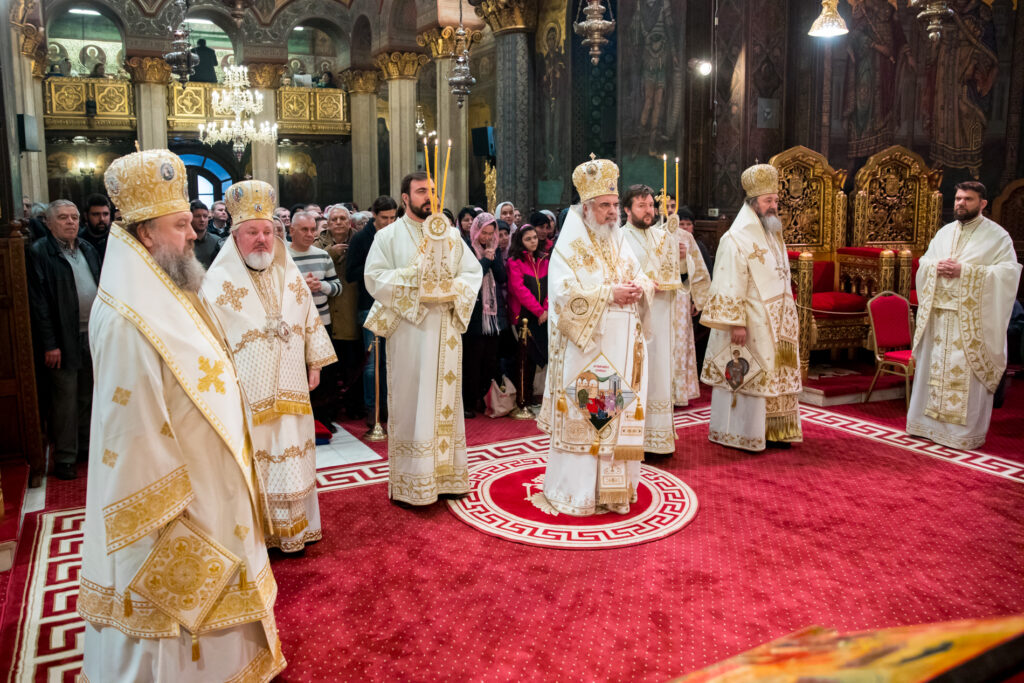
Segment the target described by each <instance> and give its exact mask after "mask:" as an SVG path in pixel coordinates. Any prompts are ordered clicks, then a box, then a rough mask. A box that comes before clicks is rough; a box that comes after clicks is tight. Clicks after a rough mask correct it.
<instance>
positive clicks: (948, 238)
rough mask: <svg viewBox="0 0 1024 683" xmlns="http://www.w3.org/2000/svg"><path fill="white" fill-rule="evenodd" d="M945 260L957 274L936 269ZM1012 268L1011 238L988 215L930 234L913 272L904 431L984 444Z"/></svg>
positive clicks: (954, 443) (1002, 364) (1002, 352)
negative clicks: (914, 305) (913, 320)
mask: <svg viewBox="0 0 1024 683" xmlns="http://www.w3.org/2000/svg"><path fill="white" fill-rule="evenodd" d="M948 258H953V259H955V260H956V261H958V262H959V263H960V264H961V272H960V277H958V278H945V277H941V276H939V275H938V274H937V264H938V262H939V261H941V260H943V259H948ZM1020 272H1021V266H1020V263H1018V262H1017V255H1016V253H1015V251H1014V248H1013V240H1012V239H1011V238H1010V236H1009V234H1008V233H1007V232H1006V231H1005V230H1004V229H1003V228H1002V227H1000V226H999V225H998V224H997V223H995V222H993V221H991V220H989V219H988V218H985V217H983V216H978V217H977V218H975V219H974V220H971V221H968V222H967V223H965V224H961V223H959V222H954V223H950V224H949V225H946V226H945V227H943V228H942V229H941V230H939V232H938V233H936V234H935V237H934V238H933V239H932V241H931V244H929V245H928V251H927V252H926V253H925V255H924V256H922V257H921V261H920V268H919V269H918V271H917V296H918V309H917V327H916V333H915V334H914V354H913V356H914V371H915V372H914V388H913V392H912V393H911V396H910V408H909V410H908V411H907V432H908V433H910V434H914V435H917V436H923V437H926V438H928V439H931V440H932V441H935V442H936V443H940V444H943V445H945V446H950V447H951V448H960V449H964V450H970V449H973V448H978V447H980V446H981V445H982V444H983V443H985V436H986V434H987V433H988V426H989V421H990V419H991V417H992V398H993V393H994V392H995V390H996V387H997V386H998V385H999V380H1000V379H1001V378H1002V376H1003V371H1004V370H1006V328H1007V325H1009V322H1010V314H1011V312H1012V310H1013V300H1014V298H1015V297H1016V295H1017V284H1018V281H1019V280H1020Z"/></svg>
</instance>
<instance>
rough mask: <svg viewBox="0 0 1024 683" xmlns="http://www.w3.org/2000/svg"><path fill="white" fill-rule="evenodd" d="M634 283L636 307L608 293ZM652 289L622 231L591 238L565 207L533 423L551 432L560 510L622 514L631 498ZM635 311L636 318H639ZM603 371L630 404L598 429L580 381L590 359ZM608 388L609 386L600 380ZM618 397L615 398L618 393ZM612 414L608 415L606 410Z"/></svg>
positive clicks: (551, 479) (551, 492)
mask: <svg viewBox="0 0 1024 683" xmlns="http://www.w3.org/2000/svg"><path fill="white" fill-rule="evenodd" d="M630 281H633V282H635V283H636V284H637V285H639V286H640V287H641V288H643V290H644V297H643V298H642V299H641V301H640V302H639V303H636V304H627V305H619V304H616V303H614V302H613V300H612V296H613V295H612V287H613V286H614V285H617V284H624V283H627V282H630ZM653 296H654V283H653V282H652V281H651V280H650V279H649V278H648V277H647V276H646V275H645V274H644V272H643V270H642V269H641V268H640V262H639V261H638V260H637V258H636V257H635V256H634V255H633V251H632V249H630V247H629V244H628V243H627V242H626V239H625V236H624V235H623V234H622V231H621V230H620V229H619V228H618V227H616V228H614V229H613V231H612V233H611V235H610V236H608V237H605V238H598V237H597V236H595V235H593V234H592V232H591V231H590V230H589V229H588V228H587V227H586V226H585V225H584V224H583V219H582V215H581V211H580V208H579V207H578V206H577V207H573V208H572V209H571V210H570V211H569V214H568V216H567V218H566V221H565V225H564V226H563V229H562V232H561V234H560V235H559V237H558V242H557V243H556V245H555V248H554V251H553V252H552V254H551V267H550V270H549V271H548V317H549V320H550V321H551V324H550V325H549V326H548V349H549V351H548V357H549V361H548V372H547V377H546V381H545V388H544V401H543V403H542V405H541V411H540V414H539V415H538V417H537V426H538V427H540V428H541V429H542V430H543V431H545V432H547V433H548V434H550V435H551V450H550V452H549V454H548V463H547V469H546V471H545V473H544V496H545V498H546V499H547V501H548V502H549V503H550V504H551V506H552V507H553V508H554V509H555V510H557V511H558V512H562V513H565V514H569V515H576V516H586V515H593V514H597V513H601V512H606V511H608V510H614V511H616V512H627V511H628V510H629V504H630V503H632V502H635V501H636V487H637V484H638V483H639V481H640V463H641V462H642V460H643V453H644V416H645V410H646V405H647V398H648V397H647V388H648V381H647V380H648V374H647V373H648V358H649V348H648V344H647V340H646V338H645V332H644V330H645V327H644V325H645V324H649V314H650V305H651V302H652V300H653ZM641 315H643V316H644V319H643V322H641ZM599 359H600V362H602V363H606V364H607V365H608V366H610V367H611V368H612V369H613V371H614V373H615V375H617V379H614V382H615V383H616V384H617V385H619V386H621V388H622V389H624V391H625V392H628V393H624V395H625V396H626V397H628V400H624V401H623V404H622V406H621V407H619V406H618V405H617V404H616V408H617V412H615V414H614V418H613V419H611V421H609V422H607V423H606V424H604V425H602V426H601V428H600V429H598V428H596V426H595V423H594V421H593V418H592V417H591V415H592V413H591V411H590V409H589V407H588V403H589V402H590V401H600V400H601V397H600V396H597V395H595V393H597V392H604V391H605V390H604V389H602V388H601V387H600V385H598V386H597V387H595V388H594V390H593V391H591V393H590V395H589V396H588V393H587V391H583V392H582V395H580V394H579V393H575V394H573V393H572V392H571V391H570V389H571V388H575V391H576V392H579V391H580V389H579V387H580V385H579V381H580V379H581V377H582V376H583V374H584V373H586V372H587V371H588V368H590V367H592V366H593V364H594V362H595V360H599ZM604 384H605V385H607V384H608V383H607V382H604ZM617 393H618V392H617ZM609 414H611V411H609Z"/></svg>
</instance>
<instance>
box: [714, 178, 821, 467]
mask: <svg viewBox="0 0 1024 683" xmlns="http://www.w3.org/2000/svg"><path fill="white" fill-rule="evenodd" d="M741 180H742V183H743V189H744V190H745V191H746V193H747V198H746V200H745V202H744V205H743V208H742V209H740V212H739V214H737V216H736V219H735V220H734V221H733V222H732V225H731V226H730V227H729V230H728V231H727V232H726V233H725V234H724V235H722V239H721V240H720V241H719V243H718V255H717V256H716V258H715V275H714V278H713V279H712V281H711V289H710V292H709V296H708V302H707V305H706V306H705V307H704V312H703V314H702V315H701V324H703V325H705V326H707V327H710V328H711V335H710V338H709V339H708V349H707V354H706V355H705V357H704V368H703V371H702V374H701V381H703V382H704V383H705V384H710V385H711V386H712V387H713V389H712V392H711V424H710V425H709V431H708V438H709V439H710V440H711V441H713V442H714V443H719V444H722V445H723V446H732V447H733V448H740V449H744V450H748V451H763V450H764V449H765V447H766V446H767V445H768V442H773V445H776V444H777V445H780V446H783V445H786V444H790V443H795V442H799V441H802V440H803V432H802V431H801V428H800V412H799V409H798V405H797V401H798V397H799V395H800V388H801V379H800V363H799V358H800V355H799V336H800V325H799V320H798V318H797V311H796V303H795V302H794V300H793V293H792V289H791V275H790V272H789V258H788V256H787V253H786V244H785V242H784V241H783V239H782V223H781V221H780V220H779V217H778V204H779V173H778V171H777V170H776V169H775V167H774V166H771V165H770V164H758V165H755V166H752V167H750V168H748V169H747V170H746V171H744V172H743V176H742V178H741Z"/></svg>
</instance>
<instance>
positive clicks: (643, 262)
mask: <svg viewBox="0 0 1024 683" xmlns="http://www.w3.org/2000/svg"><path fill="white" fill-rule="evenodd" d="M621 230H622V232H623V235H624V236H625V238H626V243H627V244H629V247H630V250H631V251H632V253H633V255H634V256H635V257H636V259H637V262H638V265H639V268H640V270H641V271H642V272H643V273H644V274H645V275H646V276H647V277H648V278H650V279H651V280H652V281H653V282H656V283H657V284H658V285H659V290H658V291H656V292H654V294H653V296H652V298H651V315H650V318H649V322H648V324H647V325H645V326H644V331H645V332H646V335H645V336H646V337H647V340H648V342H647V353H648V362H647V402H646V404H645V405H644V451H647V452H650V453H661V454H673V453H675V452H676V430H675V427H674V426H673V424H672V417H673V408H672V390H673V375H674V373H673V362H672V345H673V341H674V336H675V335H674V329H673V328H674V325H673V322H674V317H675V303H676V295H677V294H678V293H679V291H680V290H681V289H682V282H681V280H680V278H679V267H678V264H679V260H678V258H673V255H672V253H671V250H672V249H675V250H676V252H675V253H676V254H677V255H678V253H679V247H678V242H676V240H675V239H670V236H669V234H668V232H667V231H666V230H664V229H662V228H660V227H657V226H652V227H649V228H646V229H644V228H638V227H636V226H635V225H633V224H632V223H630V222H628V221H627V222H626V224H625V225H623V226H622V228H621ZM666 268H667V272H666V273H665V274H664V276H662V271H663V270H665V269H666ZM673 271H675V272H673ZM664 285H667V286H668V287H672V288H671V289H669V288H667V287H666V288H664V289H662V288H661V287H662V286H664Z"/></svg>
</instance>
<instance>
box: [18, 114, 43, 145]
mask: <svg viewBox="0 0 1024 683" xmlns="http://www.w3.org/2000/svg"><path fill="white" fill-rule="evenodd" d="M18 149H19V151H21V152H41V151H43V150H42V149H41V148H40V147H39V128H38V127H37V126H36V117H34V116H29V115H28V114H18Z"/></svg>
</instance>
